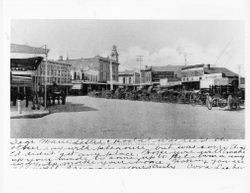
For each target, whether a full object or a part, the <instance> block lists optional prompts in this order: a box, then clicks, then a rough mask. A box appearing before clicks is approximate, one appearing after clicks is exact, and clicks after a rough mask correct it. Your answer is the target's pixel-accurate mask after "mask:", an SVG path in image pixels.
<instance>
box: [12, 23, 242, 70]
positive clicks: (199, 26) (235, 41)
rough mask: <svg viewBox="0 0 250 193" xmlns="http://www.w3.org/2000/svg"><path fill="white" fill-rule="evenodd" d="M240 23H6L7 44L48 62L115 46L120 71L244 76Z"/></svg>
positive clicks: (105, 51) (104, 53)
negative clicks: (157, 68)
mask: <svg viewBox="0 0 250 193" xmlns="http://www.w3.org/2000/svg"><path fill="white" fill-rule="evenodd" d="M244 41H245V40H244V23H243V22H242V21H178V20H176V21H174V20H12V23H11V43H18V44H27V45H30V46H37V47H40V46H42V45H44V44H47V46H48V48H49V49H50V52H49V58H50V59H58V58H59V56H60V55H63V56H64V57H66V56H68V57H69V58H81V57H83V58H85V57H93V56H96V55H102V56H107V55H109V54H110V52H111V48H112V45H114V44H115V45H117V48H118V52H119V55H120V57H119V59H120V63H121V65H120V67H121V68H120V69H122V70H123V69H132V68H138V67H139V64H138V62H136V56H137V55H143V56H144V58H143V65H168V64H172V65H183V64H184V63H185V55H186V58H187V63H188V64H198V63H199V64H200V63H205V64H207V63H209V64H215V63H216V66H224V67H227V68H229V69H231V70H233V71H235V72H237V73H238V72H239V65H241V73H243V72H244Z"/></svg>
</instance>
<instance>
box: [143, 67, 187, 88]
mask: <svg viewBox="0 0 250 193" xmlns="http://www.w3.org/2000/svg"><path fill="white" fill-rule="evenodd" d="M181 68H182V66H177V65H176V66H174V65H167V66H149V67H148V66H146V67H145V69H143V70H141V74H142V85H160V82H161V80H162V79H167V80H174V79H179V78H180V77H181Z"/></svg>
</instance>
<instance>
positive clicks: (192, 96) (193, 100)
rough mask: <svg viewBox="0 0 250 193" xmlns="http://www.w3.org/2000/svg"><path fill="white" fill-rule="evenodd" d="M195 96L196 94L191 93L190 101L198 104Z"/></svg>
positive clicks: (192, 103)
mask: <svg viewBox="0 0 250 193" xmlns="http://www.w3.org/2000/svg"><path fill="white" fill-rule="evenodd" d="M195 98H196V96H195V95H194V94H191V95H190V99H189V102H190V103H191V105H192V106H195V105H196V102H195V100H196V99H195Z"/></svg>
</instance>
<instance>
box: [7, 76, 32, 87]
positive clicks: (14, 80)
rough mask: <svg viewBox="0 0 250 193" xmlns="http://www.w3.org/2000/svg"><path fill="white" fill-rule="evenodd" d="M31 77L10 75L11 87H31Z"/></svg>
mask: <svg viewBox="0 0 250 193" xmlns="http://www.w3.org/2000/svg"><path fill="white" fill-rule="evenodd" d="M32 82H33V81H32V77H31V76H22V75H12V76H11V85H32Z"/></svg>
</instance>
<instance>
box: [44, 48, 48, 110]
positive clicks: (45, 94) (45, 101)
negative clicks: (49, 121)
mask: <svg viewBox="0 0 250 193" xmlns="http://www.w3.org/2000/svg"><path fill="white" fill-rule="evenodd" d="M44 46H45V80H44V108H45V109H46V108H47V65H48V63H47V58H48V54H47V45H46V44H45V45H44Z"/></svg>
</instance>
